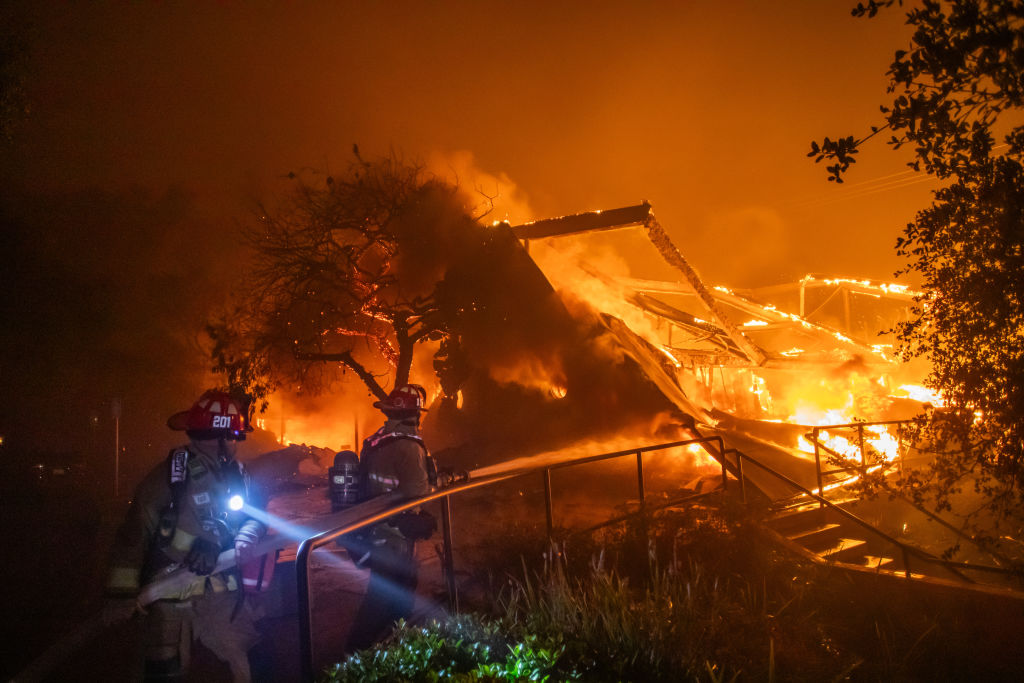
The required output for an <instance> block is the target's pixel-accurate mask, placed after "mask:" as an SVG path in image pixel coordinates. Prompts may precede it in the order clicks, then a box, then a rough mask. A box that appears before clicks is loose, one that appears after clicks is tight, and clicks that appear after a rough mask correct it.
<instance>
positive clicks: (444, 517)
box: [441, 496, 459, 614]
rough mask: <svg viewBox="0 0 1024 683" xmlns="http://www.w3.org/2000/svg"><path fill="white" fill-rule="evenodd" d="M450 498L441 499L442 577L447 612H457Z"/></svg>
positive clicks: (457, 596)
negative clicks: (446, 589) (445, 589)
mask: <svg viewBox="0 0 1024 683" xmlns="http://www.w3.org/2000/svg"><path fill="white" fill-rule="evenodd" d="M451 500H452V498H451V496H445V497H444V498H442V499H441V531H442V533H443V534H444V575H445V585H446V587H447V588H448V611H449V612H450V613H452V614H458V612H459V588H458V586H457V585H456V584H455V560H454V557H453V550H452V505H451Z"/></svg>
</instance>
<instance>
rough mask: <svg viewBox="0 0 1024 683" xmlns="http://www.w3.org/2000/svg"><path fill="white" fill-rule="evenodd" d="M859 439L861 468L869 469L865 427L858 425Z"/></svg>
mask: <svg viewBox="0 0 1024 683" xmlns="http://www.w3.org/2000/svg"><path fill="white" fill-rule="evenodd" d="M857 439H858V441H859V442H860V466H861V467H867V466H868V463H867V455H866V454H865V453H864V425H857Z"/></svg>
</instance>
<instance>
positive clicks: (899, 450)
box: [896, 422, 903, 477]
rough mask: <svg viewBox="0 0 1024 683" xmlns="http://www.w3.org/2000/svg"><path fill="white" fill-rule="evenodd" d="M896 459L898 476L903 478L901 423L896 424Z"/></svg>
mask: <svg viewBox="0 0 1024 683" xmlns="http://www.w3.org/2000/svg"><path fill="white" fill-rule="evenodd" d="M896 457H897V458H899V463H898V464H899V468H900V476H901V477H902V476H903V423H902V422H897V423H896Z"/></svg>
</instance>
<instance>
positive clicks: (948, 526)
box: [811, 420, 1012, 564]
mask: <svg viewBox="0 0 1024 683" xmlns="http://www.w3.org/2000/svg"><path fill="white" fill-rule="evenodd" d="M913 422H916V420H887V421H883V422H854V423H851V424H845V425H822V426H817V427H814V428H813V429H812V434H813V436H812V438H811V441H812V443H813V444H814V462H815V466H816V467H817V475H818V495H820V496H821V495H824V491H823V490H822V477H823V476H824V475H826V474H837V473H840V472H858V473H859V474H861V475H862V476H863V475H864V474H865V470H866V468H867V464H866V463H865V455H864V427H874V426H879V425H892V424H895V425H904V424H910V423H913ZM850 427H858V428H859V436H860V460H861V464H860V465H859V466H858V465H856V464H853V465H850V466H848V467H844V468H838V469H834V470H825V471H822V470H821V461H820V458H819V455H818V452H819V449H821V450H824V451H825V452H826V453H827V454H828V455H830V456H832V457H833V458H835V459H837V460H847V461H848V460H849V459H848V458H847V457H846V456H845V455H843V454H842V453H839V452H837V451H835V450H834V449H832V448H829V447H828V446H826V445H825V444H822V443H819V441H818V433H819V432H822V431H826V430H829V429H845V428H850ZM902 463H903V455H902V454H900V467H901V470H900V471H901V472H902ZM886 490H887V491H888V492H889V493H890V494H891V495H894V496H897V497H899V499H900V500H902V501H904V502H905V503H907V504H909V505H910V506H912V507H913V508H914V509H916V510H917V511H918V512H920V513H922V514H924V515H925V516H927V517H928V518H929V519H930V520H932V521H934V522H937V523H938V524H939V525H940V526H943V527H945V528H946V529H948V530H949V531H951V532H953V534H955V535H956V536H957V537H958V538H961V539H963V540H965V541H967V542H968V543H970V544H971V545H973V546H975V547H976V548H978V549H979V550H981V551H982V552H983V553H987V554H988V555H989V556H991V557H992V558H993V559H994V560H996V561H997V562H1005V563H1006V564H1012V561H1011V560H1010V559H1009V558H1008V557H1006V556H1005V555H1003V554H1002V553H999V552H997V551H995V550H993V549H991V548H986V547H985V546H984V545H982V544H981V543H979V542H978V541H977V540H976V539H975V538H973V537H972V536H971V535H970V534H967V533H966V532H964V531H963V530H962V529H957V528H956V527H955V526H953V525H952V524H950V523H949V522H947V521H946V520H945V519H943V518H942V517H940V516H939V515H937V514H935V513H934V512H932V511H931V510H928V509H927V508H925V507H924V506H922V505H919V504H918V503H915V502H914V501H913V500H911V499H909V498H907V497H906V496H904V495H903V494H901V493H899V492H898V491H893V490H892V489H890V488H888V487H886ZM819 507H821V505H820V504H819Z"/></svg>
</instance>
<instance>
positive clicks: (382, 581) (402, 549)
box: [346, 384, 437, 652]
mask: <svg viewBox="0 0 1024 683" xmlns="http://www.w3.org/2000/svg"><path fill="white" fill-rule="evenodd" d="M425 398H426V391H424V389H423V387H421V386H419V385H418V384H405V385H401V386H398V387H396V388H395V389H394V390H393V391H392V392H391V393H390V394H388V396H387V398H386V399H384V400H382V401H377V402H376V403H374V404H373V406H374V407H375V408H377V409H378V410H380V411H381V412H383V413H384V415H385V417H386V418H387V419H386V421H385V423H384V426H383V427H381V428H380V429H379V430H377V432H376V433H374V434H373V435H372V436H370V437H369V438H367V439H366V440H365V441H363V448H362V452H361V454H360V468H359V469H360V478H361V481H362V486H363V496H362V498H363V499H370V498H373V497H375V496H379V495H383V494H386V493H392V492H398V494H399V495H400V496H401V497H402V498H404V499H410V498H416V497H419V496H422V495H424V494H426V493H428V492H429V491H430V484H429V481H428V475H427V459H428V457H429V454H428V452H427V447H426V446H425V445H424V443H423V439H422V438H421V437H420V434H419V425H420V416H421V414H422V413H423V412H424V411H425V410H426V408H424V407H423V403H424V399H425ZM436 528H437V524H436V522H435V521H434V518H433V517H432V516H431V515H430V514H429V513H427V512H426V511H423V510H410V511H407V512H403V513H399V514H398V515H395V516H393V517H391V518H389V519H388V520H386V521H384V522H382V523H380V524H377V525H376V526H374V527H372V528H370V529H368V530H367V533H366V534H364V535H363V537H362V539H361V541H360V542H358V543H356V544H354V545H353V546H352V547H351V548H350V552H351V553H352V555H353V560H354V561H355V562H356V564H358V565H359V566H367V567H369V569H370V580H369V584H368V586H367V589H366V595H365V596H364V597H363V602H362V604H361V605H360V607H359V611H358V613H357V614H356V616H355V620H354V621H353V625H352V630H351V632H350V633H349V638H348V643H347V645H346V649H347V650H348V651H349V652H352V651H354V650H359V649H363V648H366V647H369V646H370V645H372V644H373V643H375V642H377V640H378V639H379V638H380V637H381V636H382V635H386V631H387V629H388V628H389V627H390V626H391V624H392V623H393V622H394V621H396V620H397V619H408V617H409V615H410V614H411V612H412V607H413V599H414V592H415V590H416V583H417V575H416V541H417V540H421V539H427V538H430V536H431V535H432V534H433V532H434V530H435V529H436Z"/></svg>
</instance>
